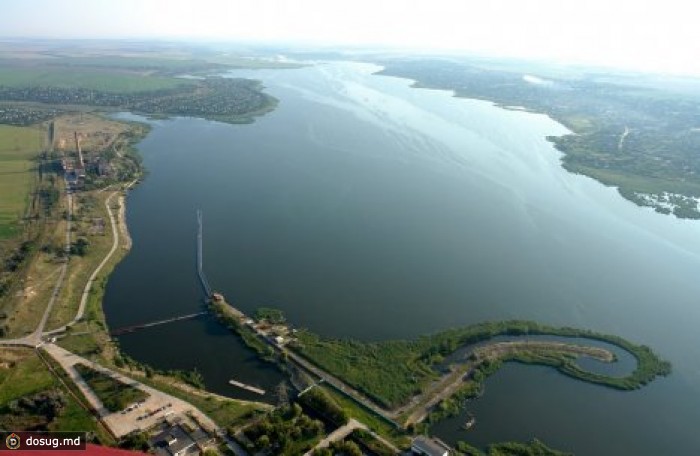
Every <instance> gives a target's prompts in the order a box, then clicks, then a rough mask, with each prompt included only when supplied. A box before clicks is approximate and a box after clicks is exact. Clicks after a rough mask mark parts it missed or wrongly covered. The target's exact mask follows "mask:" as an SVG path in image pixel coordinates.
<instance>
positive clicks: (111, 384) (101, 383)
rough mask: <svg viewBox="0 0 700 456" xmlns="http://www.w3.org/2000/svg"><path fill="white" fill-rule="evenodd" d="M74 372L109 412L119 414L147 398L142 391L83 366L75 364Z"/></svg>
mask: <svg viewBox="0 0 700 456" xmlns="http://www.w3.org/2000/svg"><path fill="white" fill-rule="evenodd" d="M74 367H75V370H76V371H78V373H79V374H80V376H81V377H82V378H83V380H85V382H86V383H87V384H88V386H89V387H90V389H92V391H93V392H94V393H95V394H96V395H97V397H98V398H99V399H100V401H101V402H102V405H104V406H105V408H106V409H107V410H109V411H110V412H119V411H121V410H124V409H125V408H126V407H127V406H128V405H130V404H133V403H134V402H138V401H142V400H144V399H146V398H147V397H148V395H147V394H146V393H144V392H143V391H141V390H139V389H136V388H134V387H132V386H129V385H125V384H124V383H122V382H120V381H119V380H116V379H114V378H112V377H110V376H108V375H105V374H103V373H102V372H98V371H96V370H94V369H92V368H90V367H88V366H85V365H83V364H76V365H75V366H74Z"/></svg>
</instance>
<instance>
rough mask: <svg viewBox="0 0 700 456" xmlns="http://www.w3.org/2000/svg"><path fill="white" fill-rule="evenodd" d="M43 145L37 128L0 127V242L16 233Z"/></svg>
mask: <svg viewBox="0 0 700 456" xmlns="http://www.w3.org/2000/svg"><path fill="white" fill-rule="evenodd" d="M42 143H43V132H42V131H41V130H39V129H37V128H30V127H13V126H7V125H0V242H2V241H3V240H5V239H8V238H12V237H14V236H16V235H17V234H18V233H19V221H20V219H21V217H22V215H23V213H24V211H25V210H26V208H27V203H28V198H29V193H30V190H31V187H32V183H33V182H34V180H35V179H36V176H35V172H34V168H35V163H34V161H33V159H34V157H36V156H37V155H38V154H39V152H40V151H41V147H42Z"/></svg>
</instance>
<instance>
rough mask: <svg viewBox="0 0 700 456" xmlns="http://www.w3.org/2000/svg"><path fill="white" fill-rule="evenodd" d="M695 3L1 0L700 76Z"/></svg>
mask: <svg viewBox="0 0 700 456" xmlns="http://www.w3.org/2000/svg"><path fill="white" fill-rule="evenodd" d="M699 9H700V7H698V6H696V5H693V4H690V3H688V2H683V1H678V0H670V1H660V0H650V1H647V2H644V3H643V4H641V2H633V1H628V0H623V1H617V2H615V3H610V2H608V1H604V0H590V1H586V2H576V1H571V0H523V1H512V0H495V1H492V2H488V3H481V2H471V1H453V0H434V1H430V2H427V1H416V2H410V4H409V2H405V1H398V0H384V1H378V2H377V1H375V2H371V1H369V0H358V1H355V2H352V3H351V4H343V3H341V2H328V1H321V0H308V1H303V2H302V1H295V0H268V1H259V2H254V3H253V2H242V1H236V0H232V1H226V0H199V1H197V2H192V1H186V0H170V1H165V0H141V1H139V0H122V1H108V0H103V1H89V0H65V1H62V2H60V3H59V2H51V1H50V0H25V1H21V2H20V1H9V2H4V4H3V14H2V16H1V17H0V30H2V32H0V33H1V34H2V36H3V37H4V38H10V39H11V38H45V39H139V40H146V39H163V40H192V41H226V42H255V43H270V44H279V43H285V44H290V45H295V44H296V45H308V46H319V45H322V46H326V47H328V46H343V47H348V46H350V47H365V48H367V47H387V48H399V49H406V50H416V51H422V52H446V53H466V54H478V55H488V56H493V57H506V58H518V59H525V60H544V61H550V62H555V63H560V64H584V65H595V66H604V67H615V68H622V69H629V70H636V71H650V72H661V73H674V74H685V75H695V76H700V61H698V60H697V59H696V58H695V57H696V50H697V46H698V43H700V28H697V27H695V24H694V21H695V18H696V17H698V14H697V13H698V12H700V11H698V10H699Z"/></svg>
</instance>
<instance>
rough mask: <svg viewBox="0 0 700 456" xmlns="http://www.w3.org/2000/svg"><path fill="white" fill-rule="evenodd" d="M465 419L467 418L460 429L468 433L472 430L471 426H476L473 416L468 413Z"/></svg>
mask: <svg viewBox="0 0 700 456" xmlns="http://www.w3.org/2000/svg"><path fill="white" fill-rule="evenodd" d="M467 417H468V419H467V422H466V423H464V424H463V425H462V429H464V430H465V431H468V430H469V429H471V428H472V426H474V425H475V424H476V417H475V416H474V415H472V414H471V413H469V414H468V415H467Z"/></svg>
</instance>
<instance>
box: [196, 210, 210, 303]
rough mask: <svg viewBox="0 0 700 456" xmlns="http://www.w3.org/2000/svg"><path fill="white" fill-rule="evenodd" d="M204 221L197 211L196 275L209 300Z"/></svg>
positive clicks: (200, 212) (199, 211) (200, 213)
mask: <svg viewBox="0 0 700 456" xmlns="http://www.w3.org/2000/svg"><path fill="white" fill-rule="evenodd" d="M203 225H204V221H203V220H202V211H201V210H200V209H197V274H198V275H199V281H200V282H202V289H203V290H204V294H205V296H206V297H207V299H209V298H211V296H212V290H211V287H210V286H209V281H208V280H207V276H206V275H205V274H204V252H203V250H204V248H203V245H202V244H203V243H204V234H203V232H202V231H203Z"/></svg>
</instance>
